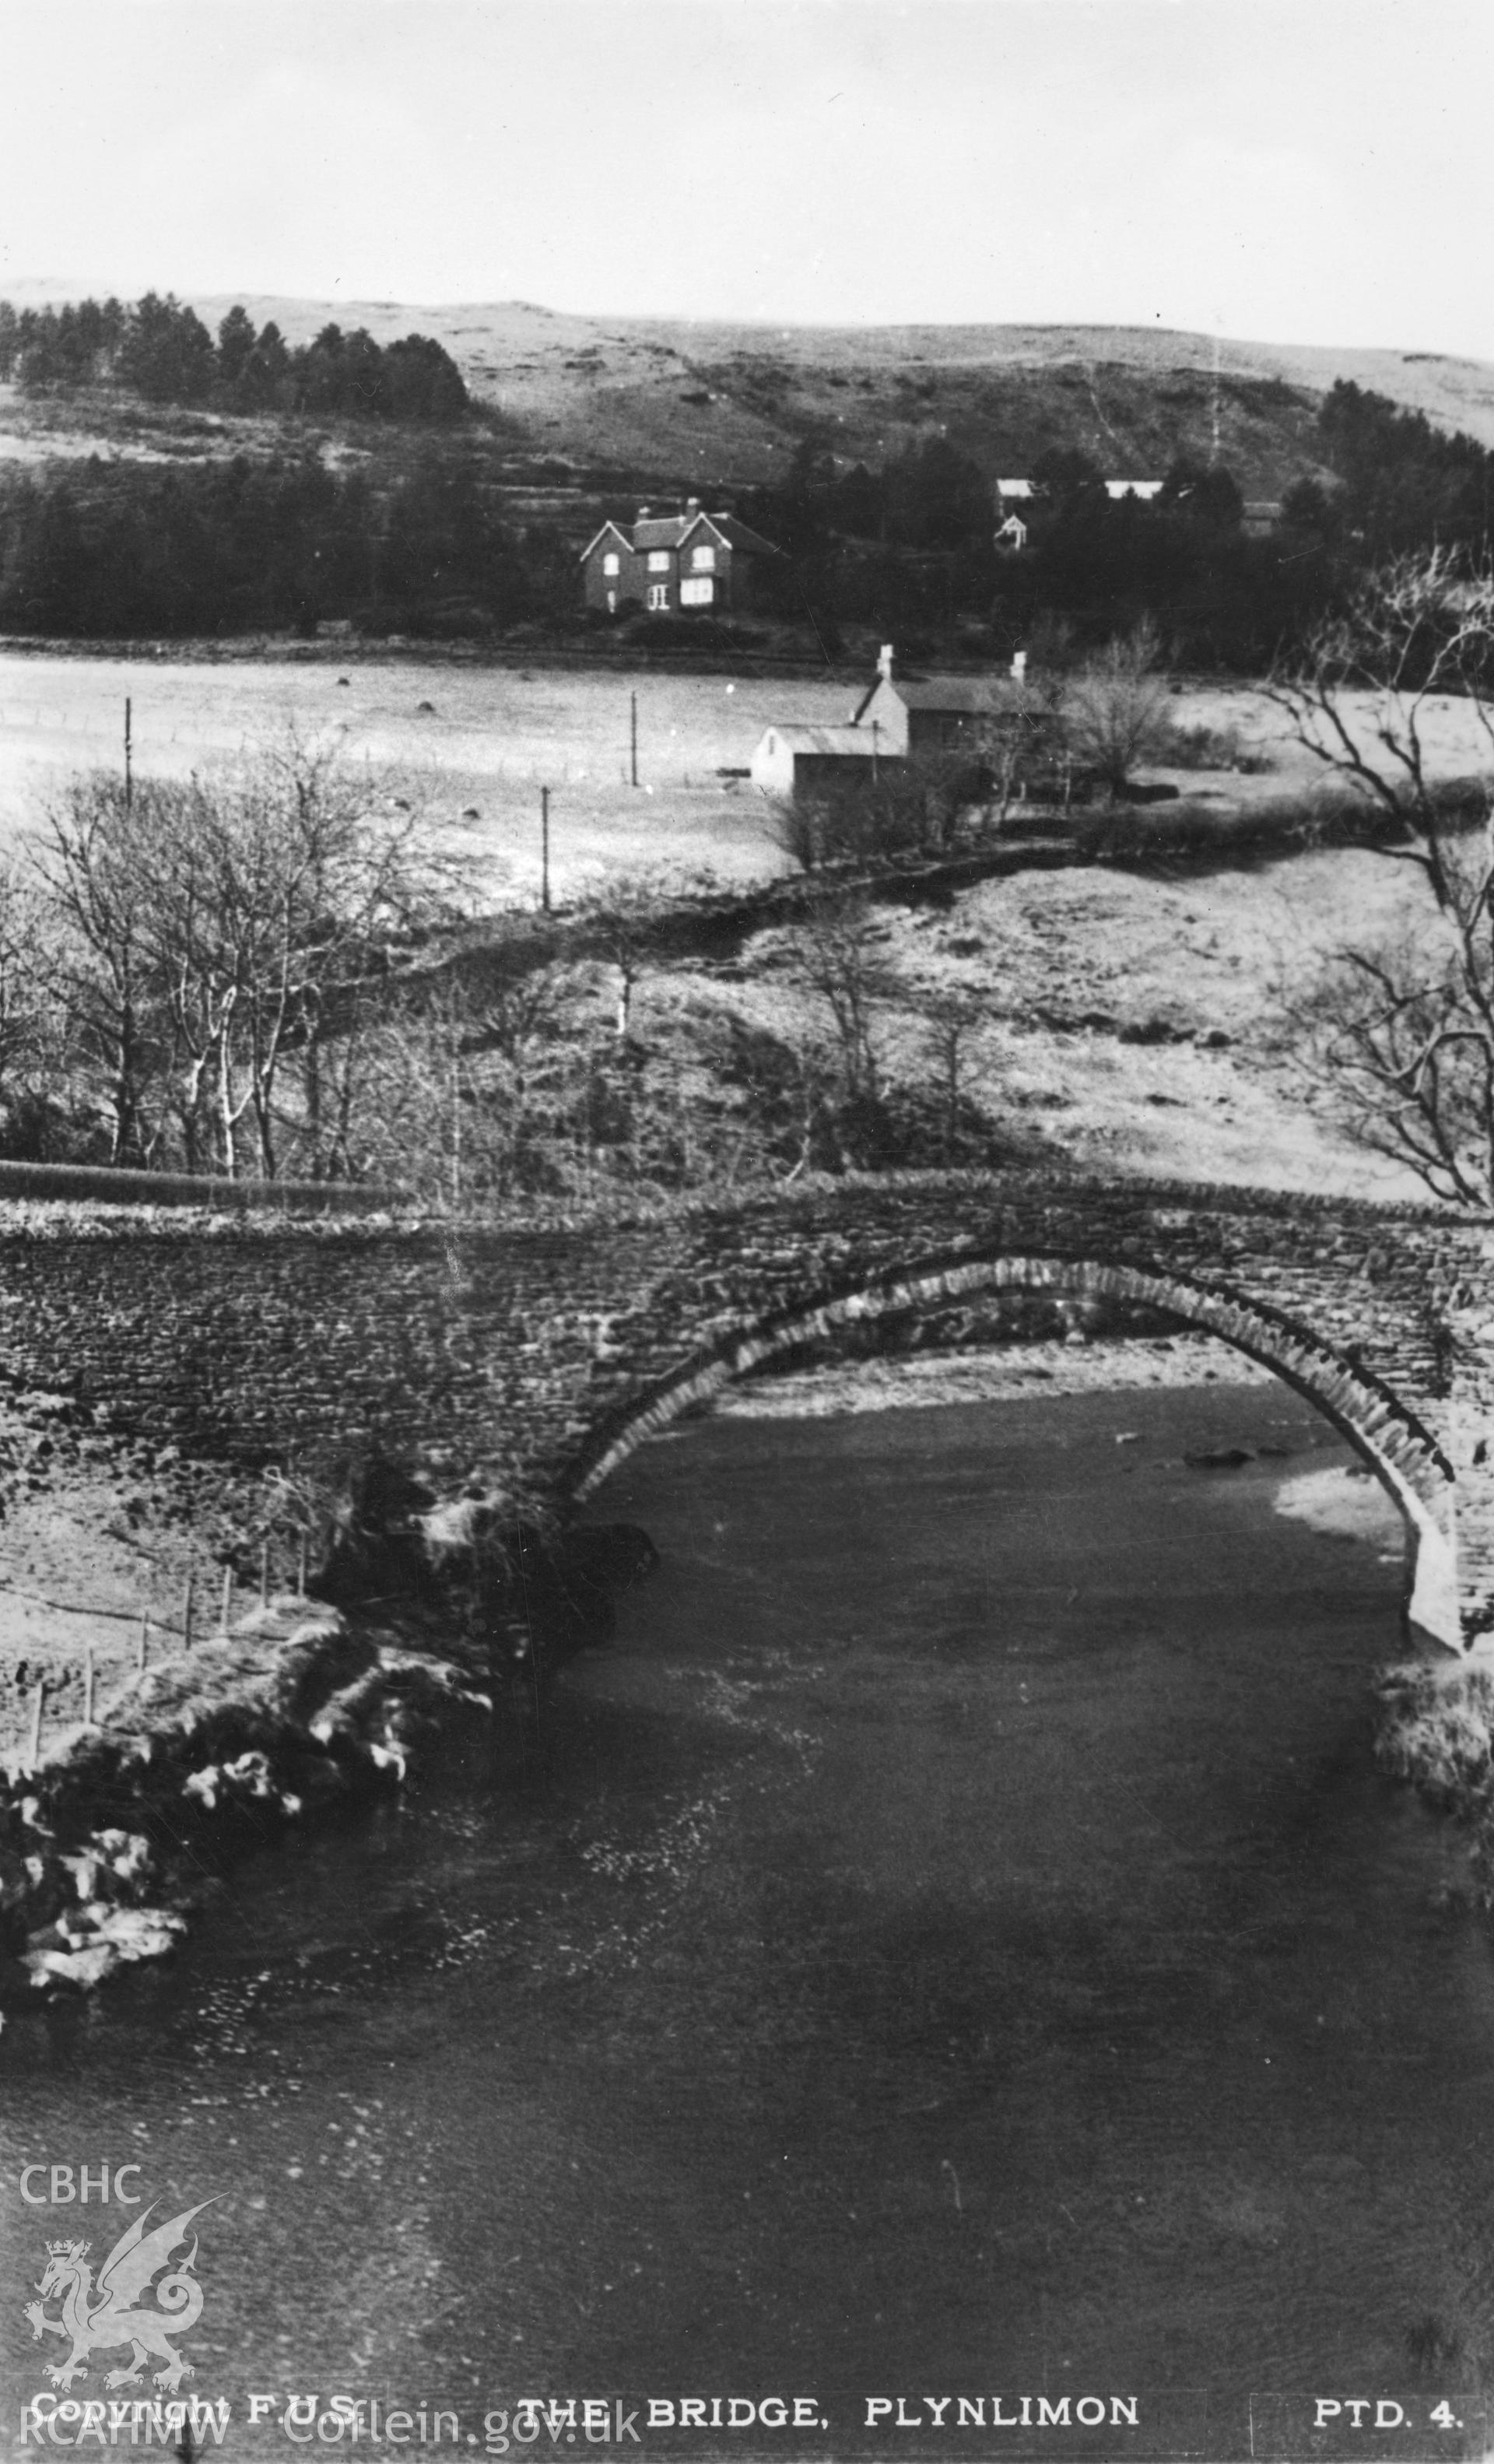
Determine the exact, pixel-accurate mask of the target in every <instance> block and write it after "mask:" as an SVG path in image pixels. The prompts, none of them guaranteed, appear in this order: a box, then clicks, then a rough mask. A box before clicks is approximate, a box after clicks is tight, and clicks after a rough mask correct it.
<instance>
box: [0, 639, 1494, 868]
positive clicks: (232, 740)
mask: <svg viewBox="0 0 1494 2464" xmlns="http://www.w3.org/2000/svg"><path fill="white" fill-rule="evenodd" d="M859 691H860V680H857V679H846V678H844V677H843V678H842V680H841V681H839V682H834V681H828V680H821V679H801V680H797V681H794V680H785V679H782V678H778V679H771V678H763V677H760V676H752V675H745V676H738V677H732V676H729V675H713V676H670V675H660V674H658V673H656V672H651V671H640V672H639V673H637V674H636V675H633V676H629V675H627V674H626V673H622V674H619V673H609V674H606V675H588V674H584V673H576V672H574V671H565V672H558V671H549V670H542V669H541V670H534V671H529V670H524V671H515V670H512V669H502V668H486V667H476V666H472V665H467V664H461V665H457V664H451V665H448V666H443V665H439V664H436V663H433V662H430V661H428V660H427V661H421V660H413V659H408V660H405V659H400V658H397V657H395V658H379V659H362V658H350V659H349V661H348V664H347V666H346V667H345V668H339V667H338V666H337V665H336V664H335V662H333V661H328V660H326V659H323V658H318V659H316V660H314V661H312V660H308V661H305V662H297V661H296V660H294V659H274V658H270V659H265V660H263V661H253V660H233V661H224V662H217V661H210V660H199V661H192V660H168V659H166V658H164V657H160V658H158V657H152V656H150V655H149V654H148V653H146V654H138V655H136V656H135V657H133V658H49V657H44V656H36V655H30V654H21V653H14V652H12V653H10V654H8V655H7V654H3V653H0V844H4V843H6V842H10V843H11V844H13V842H14V840H15V838H16V836H17V834H18V833H19V832H21V831H23V830H24V829H25V827H26V825H27V824H28V822H29V821H30V820H32V819H33V818H34V816H35V814H36V812H37V810H38V808H39V806H40V804H41V803H43V802H44V800H45V798H46V795H47V793H48V792H49V790H50V789H53V788H55V786H56V784H57V783H58V782H59V781H61V780H62V779H64V778H65V777H66V776H67V775H68V773H69V772H72V771H77V770H82V769H90V768H94V767H99V766H102V767H118V766H119V765H120V763H121V760H122V745H123V727H124V703H125V698H126V696H128V697H129V699H130V701H131V703H132V705H133V729H134V759H135V768H136V772H137V775H139V776H142V777H152V776H154V777H177V778H179V777H185V776H186V775H187V773H188V772H189V771H191V770H193V769H196V768H200V767H202V766H204V765H211V764H212V763H214V762H226V761H231V760H232V759H234V757H235V756H237V755H240V754H242V753H244V752H246V751H252V750H253V748H254V747H255V746H258V745H264V744H267V743H271V742H273V741H274V740H275V738H276V737H283V735H284V734H285V732H286V730H288V729H293V728H294V729H296V730H297V731H298V732H299V733H300V735H301V736H302V737H310V738H314V739H318V740H323V739H328V738H332V737H335V738H336V739H337V740H338V741H339V742H340V743H341V746H342V747H343V750H344V752H345V754H346V757H347V759H349V760H350V761H352V762H355V763H367V764H369V765H371V766H372V767H373V768H374V769H376V770H378V771H379V772H381V773H384V774H396V775H397V776H398V778H399V780H400V781H403V788H402V792H404V793H406V794H407V795H408V796H409V797H410V799H411V801H412V802H413V801H416V800H418V801H419V802H420V803H421V804H422V805H423V806H425V807H426V808H427V809H428V811H429V813H430V814H431V817H432V818H433V819H434V820H435V821H437V822H438V823H439V825H441V828H442V831H443V834H444V836H445V838H446V840H447V843H448V845H449V846H450V848H451V849H452V851H453V852H454V853H456V854H458V855H459V856H460V858H461V860H462V862H463V864H464V865H465V866H466V867H467V868H468V869H469V883H470V890H471V893H472V897H473V899H474V901H476V902H477V903H479V904H486V905H506V904H511V903H518V904H528V903H532V902H534V901H535V900H537V899H538V894H539V876H540V819H539V791H540V788H541V787H542V786H548V787H549V789H550V791H551V799H550V821H551V883H552V889H553V892H554V895H555V897H556V898H557V900H559V901H563V900H565V899H568V898H573V897H575V896H577V895H578V894H580V893H582V892H584V891H586V889H587V888H588V887H590V886H593V885H595V884H596V883H597V882H598V881H600V880H601V879H602V878H603V877H604V875H606V874H609V873H612V874H615V873H619V872H636V871H648V872H649V873H650V874H653V875H655V876H656V877H658V878H659V879H660V880H661V881H663V880H674V881H683V880H686V879H688V878H689V877H690V876H691V875H692V874H696V873H698V872H700V871H702V870H708V871H710V872H712V873H714V875H715V876H716V877H717V879H719V880H720V881H722V882H723V883H728V884H730V883H745V882H750V881H758V880H761V879H763V878H764V877H766V876H768V875H771V874H773V873H775V872H778V871H781V870H782V869H784V858H783V856H782V855H781V853H780V849H779V847H778V846H777V844H776V842H775V840H774V838H773V835H772V831H771V827H770V823H769V817H768V814H767V812H766V809H765V807H764V805H763V803H762V801H761V799H760V798H759V797H758V794H757V793H756V791H755V790H754V789H753V788H752V787H751V786H750V785H749V784H748V782H747V781H746V780H745V779H723V778H721V777H720V776H719V775H718V774H719V773H720V772H721V771H722V770H725V769H737V770H741V769H745V768H746V766H747V763H748V762H749V761H750V759H751V758H752V753H753V748H754V746H755V745H756V744H757V742H758V737H760V736H761V734H762V732H763V730H764V728H766V727H768V726H769V725H770V724H772V723H773V722H774V721H775V720H779V721H781V720H785V719H800V720H810V721H815V722H819V723H824V722H826V721H837V720H842V719H845V718H846V717H848V716H849V715H850V711H851V709H852V706H853V704H854V702H855V700H856V699H857V698H858V695H859ZM632 693H636V694H637V698H638V777H639V784H638V786H637V787H636V788H635V787H633V786H632V785H631V784H630V783H629V777H628V730H629V698H630V695H631V694H632ZM1174 715H1175V720H1176V723H1177V725H1178V727H1179V728H1180V729H1182V730H1185V731H1186V730H1190V729H1194V728H1208V729H1212V730H1216V731H1219V732H1220V733H1233V735H1234V736H1235V737H1236V738H1237V739H1238V741H1239V744H1240V747H1241V752H1242V753H1246V754H1256V755H1263V757H1264V759H1265V761H1266V762H1267V764H1268V766H1267V767H1266V768H1264V769H1263V770H1262V771H1261V772H1259V773H1258V774H1256V775H1252V776H1237V775H1235V774H1234V773H1233V772H1216V773H1197V772H1193V773H1190V772H1180V771H1173V772H1169V771H1158V772H1156V773H1153V774H1148V775H1152V776H1156V777H1158V778H1170V779H1172V780H1173V781H1174V782H1175V784H1177V785H1178V786H1179V787H1180V788H1181V789H1182V790H1183V791H1184V792H1185V793H1186V794H1188V795H1190V796H1192V797H1195V798H1198V797H1200V796H1201V797H1202V799H1203V800H1204V801H1205V803H1206V804H1207V806H1208V808H1209V809H1210V810H1211V811H1213V812H1215V813H1217V815H1218V817H1219V826H1220V830H1221V833H1222V834H1223V835H1224V836H1225V837H1226V838H1227V834H1228V826H1229V821H1230V817H1231V816H1232V814H1234V813H1235V812H1236V811H1239V810H1241V809H1244V808H1247V807H1248V806H1249V805H1250V804H1252V803H1263V802H1274V801H1276V800H1279V799H1281V798H1283V797H1284V796H1290V795H1292V794H1294V793H1296V792H1297V791H1299V790H1302V789H1307V788H1309V787H1311V786H1312V785H1313V784H1315V783H1317V782H1318V780H1319V772H1318V770H1317V766H1316V765H1315V763H1314V762H1313V761H1312V760H1311V759H1310V758H1309V757H1308V756H1307V754H1305V753H1304V752H1303V750H1302V748H1301V747H1300V746H1298V745H1294V744H1293V743H1292V742H1291V740H1290V737H1289V735H1288V732H1287V730H1286V726H1285V720H1284V718H1283V716H1282V714H1281V713H1280V712H1279V711H1277V710H1275V709H1273V708H1272V706H1271V705H1270V704H1269V702H1267V701H1266V699H1265V698H1264V696H1263V694H1262V693H1259V692H1258V691H1253V690H1252V689H1250V688H1249V687H1244V686H1202V685H1197V686H1188V687H1186V688H1184V689H1183V690H1181V691H1180V692H1179V693H1178V694H1177V695H1176V698H1175V706H1174ZM1425 734H1426V739H1427V743H1428V746H1429V748H1430V750H1431V753H1432V757H1433V760H1434V764H1435V766H1436V767H1437V768H1438V769H1439V770H1441V771H1443V772H1445V773H1447V774H1449V775H1451V774H1465V773H1467V772H1470V771H1474V770H1478V769H1482V768H1484V767H1486V766H1487V761H1488V746H1487V744H1486V742H1485V741H1484V740H1483V737H1482V736H1481V733H1480V731H1479V728H1478V725H1477V722H1476V719H1475V718H1474V716H1473V715H1472V713H1471V711H1470V709H1469V707H1468V705H1467V704H1465V703H1457V702H1448V701H1442V702H1436V703H1432V704H1429V705H1428V707H1427V710H1426V713H1425Z"/></svg>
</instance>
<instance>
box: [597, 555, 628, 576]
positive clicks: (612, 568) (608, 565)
mask: <svg viewBox="0 0 1494 2464" xmlns="http://www.w3.org/2000/svg"><path fill="white" fill-rule="evenodd" d="M602 570H603V572H604V574H606V575H607V576H608V577H610V576H611V575H613V574H615V573H621V572H622V570H623V560H622V558H621V557H619V556H615V555H614V556H604V558H603V560H602Z"/></svg>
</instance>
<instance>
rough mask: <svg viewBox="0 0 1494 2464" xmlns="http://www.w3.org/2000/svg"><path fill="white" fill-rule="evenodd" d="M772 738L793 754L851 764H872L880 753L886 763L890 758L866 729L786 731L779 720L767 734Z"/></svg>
mask: <svg viewBox="0 0 1494 2464" xmlns="http://www.w3.org/2000/svg"><path fill="white" fill-rule="evenodd" d="M769 736H776V737H778V740H779V743H780V744H781V745H782V746H783V747H784V749H785V751H787V752H789V753H837V754H844V755H845V756H846V759H847V760H866V761H869V760H870V759H871V757H872V755H873V753H876V752H880V754H881V756H882V759H884V760H886V759H888V758H889V756H888V751H887V747H886V746H885V745H880V746H878V745H874V744H873V743H872V741H871V731H870V729H869V728H866V727H799V726H787V727H786V726H785V725H784V724H783V721H782V720H781V719H778V718H776V719H775V720H774V722H773V725H772V726H771V727H770V728H768V729H766V730H765V731H764V740H766V737H769ZM760 749H761V748H760V746H759V750H760Z"/></svg>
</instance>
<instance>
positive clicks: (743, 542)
mask: <svg viewBox="0 0 1494 2464" xmlns="http://www.w3.org/2000/svg"><path fill="white" fill-rule="evenodd" d="M695 520H696V521H697V522H705V523H706V524H707V525H708V526H709V527H710V528H711V529H712V530H714V532H715V533H716V535H717V537H718V538H719V539H724V540H725V541H726V544H727V546H728V547H730V548H735V549H736V551H737V552H738V554H743V555H747V556H781V555H782V553H783V551H782V549H781V548H780V547H775V546H774V544H773V541H772V540H771V539H764V538H763V536H762V533H761V532H760V531H755V530H753V529H752V528H751V527H750V526H749V524H747V523H746V522H741V521H738V520H737V518H736V515H735V514H697V515H696V516H695Z"/></svg>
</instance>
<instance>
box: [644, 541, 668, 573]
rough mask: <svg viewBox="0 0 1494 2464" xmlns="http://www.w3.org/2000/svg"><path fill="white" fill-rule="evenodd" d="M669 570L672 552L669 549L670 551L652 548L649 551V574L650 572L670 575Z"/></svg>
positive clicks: (663, 548) (664, 548) (662, 548)
mask: <svg viewBox="0 0 1494 2464" xmlns="http://www.w3.org/2000/svg"><path fill="white" fill-rule="evenodd" d="M669 569H670V551H669V549H668V548H667V547H652V548H650V549H649V551H648V570H649V572H650V573H668V571H669Z"/></svg>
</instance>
